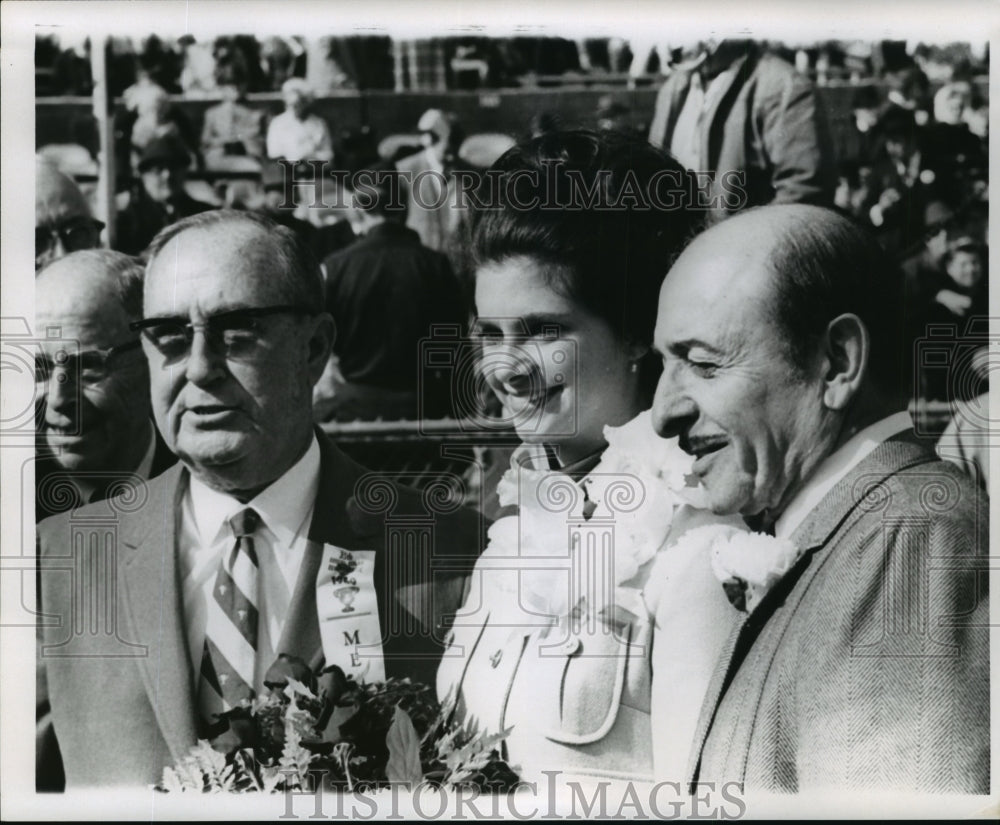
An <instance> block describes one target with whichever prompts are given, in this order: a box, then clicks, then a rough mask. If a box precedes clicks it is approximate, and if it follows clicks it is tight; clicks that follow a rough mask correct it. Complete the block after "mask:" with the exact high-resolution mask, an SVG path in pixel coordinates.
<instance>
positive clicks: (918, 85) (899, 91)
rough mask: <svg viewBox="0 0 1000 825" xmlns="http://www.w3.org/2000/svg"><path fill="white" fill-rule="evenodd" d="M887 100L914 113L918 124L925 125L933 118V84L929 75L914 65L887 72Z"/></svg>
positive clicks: (914, 118) (892, 104)
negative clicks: (928, 77)
mask: <svg viewBox="0 0 1000 825" xmlns="http://www.w3.org/2000/svg"><path fill="white" fill-rule="evenodd" d="M885 85H886V89H887V91H886V100H887V102H888V103H889V105H890V107H891V106H896V107H898V108H900V109H903V110H905V111H907V112H909V113H910V114H912V115H913V121H914V123H916V124H917V125H918V126H924V125H925V124H927V123H929V122H930V118H931V107H932V100H931V84H930V81H929V80H928V79H927V75H926V74H924V72H923V71H921V69H920V68H918V67H917V66H914V65H907V66H903V67H900V68H896V69H894V70H892V71H888V72H886V74H885Z"/></svg>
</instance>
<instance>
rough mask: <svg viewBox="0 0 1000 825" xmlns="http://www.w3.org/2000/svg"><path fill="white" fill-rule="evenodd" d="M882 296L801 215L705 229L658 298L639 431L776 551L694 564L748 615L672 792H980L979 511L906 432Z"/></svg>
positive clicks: (840, 232)
mask: <svg viewBox="0 0 1000 825" xmlns="http://www.w3.org/2000/svg"><path fill="white" fill-rule="evenodd" d="M902 289H903V285H902V277H901V275H899V273H898V272H897V270H896V268H895V267H894V266H893V264H892V262H891V261H890V260H888V259H887V257H886V256H885V254H884V253H883V252H882V250H881V248H880V247H879V245H878V244H877V243H876V241H875V240H874V239H873V238H872V236H871V235H870V234H868V233H867V232H866V231H865V230H863V229H862V228H860V227H859V226H856V225H855V224H853V223H851V222H850V221H848V220H847V219H845V218H843V217H841V216H839V215H837V214H836V213H834V212H830V211H827V210H824V209H821V208H818V207H810V206H768V207H762V208H759V209H755V210H750V211H748V212H745V213H742V214H741V215H737V216H735V217H733V218H732V219H730V220H728V221H726V222H724V223H722V224H719V225H718V226H716V227H713V228H712V229H710V230H709V231H707V232H705V233H704V234H702V235H700V236H699V237H698V238H696V239H695V240H694V241H693V242H692V244H691V245H690V246H689V247H688V248H687V249H686V250H685V252H684V253H683V254H682V255H681V256H680V258H679V259H678V260H677V262H676V263H675V265H674V266H673V268H672V269H671V271H670V273H669V274H668V276H667V278H666V280H665V282H664V284H663V287H662V290H661V293H660V303H659V314H658V317H657V323H656V329H655V334H654V345H655V348H656V350H657V351H658V352H659V354H660V355H661V356H662V359H663V374H662V377H661V380H660V383H659V386H658V388H657V392H656V397H655V400H654V404H653V421H654V424H655V426H656V428H657V430H658V432H659V433H660V434H661V435H663V436H665V437H671V436H678V437H679V440H680V446H681V447H682V448H683V449H684V450H685V451H686V452H688V453H689V454H690V455H692V456H693V457H694V459H695V461H694V464H693V474H694V475H695V476H696V477H697V478H698V479H699V481H700V482H701V485H702V487H703V489H704V491H705V494H706V497H707V500H708V502H709V505H710V506H711V508H712V509H713V510H714V511H715V512H716V513H720V514H722V513H740V514H742V515H743V516H744V517H745V518H746V519H747V520H748V521H749V522H750V523H752V524H753V525H755V526H756V527H757V528H758V529H759V530H761V531H764V532H772V533H773V535H774V536H775V538H776V539H777V541H767V540H760V541H757V542H756V543H749V544H748V545H747V546H746V549H745V550H744V551H743V554H744V555H743V556H742V557H741V556H740V555H739V554H734V553H729V554H726V553H725V552H721V551H720V553H719V554H718V555H717V556H716V557H715V559H714V566H715V568H716V573H717V575H718V576H719V578H720V580H721V581H722V582H723V583H724V584H725V585H726V589H727V592H728V593H730V594H731V598H733V599H734V601H735V602H736V604H737V606H738V607H741V608H743V609H745V608H746V606H747V605H750V612H749V614H748V615H747V616H746V617H745V619H744V621H743V622H742V623H741V624H740V625H739V627H738V628H737V629H736V631H735V632H734V634H733V636H732V637H731V639H730V642H729V644H728V646H727V650H726V653H725V655H724V656H723V658H722V660H721V661H720V662H719V664H718V668H717V671H716V674H715V677H714V684H713V685H712V686H711V687H710V689H709V692H708V699H707V701H706V704H705V706H704V707H703V710H702V717H701V720H700V723H699V735H698V738H697V739H696V742H695V746H694V751H693V753H692V758H691V762H690V774H689V776H688V779H689V780H692V781H697V782H727V781H735V782H739V783H742V785H743V786H744V787H745V788H746V789H756V790H765V791H777V792H791V793H794V792H801V791H805V790H819V789H841V790H842V789H845V788H847V789H853V790H867V791H893V792H898V791H904V790H906V791H918V792H948V793H986V792H987V791H988V789H989V777H990V763H989V711H990V702H989V694H990V691H989V604H988V600H987V589H986V582H987V578H986V569H987V566H986V555H987V548H988V534H987V531H988V520H987V519H988V514H987V509H988V507H987V502H986V500H985V497H984V496H982V494H981V493H980V492H979V490H978V489H977V488H976V487H975V486H974V485H973V484H972V483H971V482H970V481H969V480H968V479H967V478H966V477H965V475H964V474H962V473H961V472H960V471H959V470H957V469H955V468H954V467H952V466H950V465H949V464H947V463H945V462H943V461H940V460H939V459H938V458H937V456H936V455H935V453H934V450H933V445H932V444H925V443H921V442H920V441H918V440H917V438H916V436H915V434H914V432H913V430H912V424H911V422H910V419H909V417H908V415H907V413H906V412H905V409H906V397H905V394H904V388H905V387H906V383H907V378H908V376H907V375H906V374H905V366H904V365H905V364H906V363H908V359H907V358H906V348H907V347H908V346H911V344H910V342H909V341H907V340H906V338H905V336H904V335H903V334H902V330H903V325H902V319H901V310H902V295H903V291H902ZM748 594H749V595H752V596H753V598H752V599H748V598H747V596H748Z"/></svg>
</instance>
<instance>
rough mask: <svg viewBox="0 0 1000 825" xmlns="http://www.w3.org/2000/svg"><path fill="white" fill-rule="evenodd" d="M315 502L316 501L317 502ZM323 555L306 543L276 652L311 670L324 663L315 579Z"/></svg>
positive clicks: (316, 546)
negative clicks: (294, 658)
mask: <svg viewBox="0 0 1000 825" xmlns="http://www.w3.org/2000/svg"><path fill="white" fill-rule="evenodd" d="M317 503H318V501H317ZM322 555H323V546H322V545H321V544H317V543H316V542H314V541H309V542H307V544H306V548H305V557H304V558H303V560H302V566H301V567H300V568H299V577H298V580H297V581H296V583H295V592H294V593H292V599H291V604H290V605H289V608H288V618H287V619H286V620H285V629H284V631H282V634H281V641H280V643H279V644H278V648H277V651H276V652H277V653H279V654H280V653H287V654H288V655H290V656H298V657H299V658H300V659H302V660H303V661H305V662H307V663H308V664H309V666H310V667H311V668H314V669H315V668H316V667H318V666H319V665H320V663H321V662H322V661H323V644H322V640H321V639H320V635H319V618H318V616H317V613H316V576H317V574H318V573H319V563H320V559H321V558H322Z"/></svg>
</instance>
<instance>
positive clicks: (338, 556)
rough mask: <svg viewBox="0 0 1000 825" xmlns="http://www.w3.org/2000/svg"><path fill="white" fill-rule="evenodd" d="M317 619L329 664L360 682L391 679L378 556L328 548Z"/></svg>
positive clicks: (321, 572)
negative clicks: (377, 585)
mask: <svg viewBox="0 0 1000 825" xmlns="http://www.w3.org/2000/svg"><path fill="white" fill-rule="evenodd" d="M316 615H317V618H318V619H319V632H320V639H321V640H322V643H323V655H324V657H325V659H326V663H327V665H338V666H339V667H340V668H341V669H342V670H343V671H344V673H345V674H347V675H349V676H353V677H354V678H355V679H356V680H357V681H358V682H381V681H384V680H385V663H384V661H383V656H382V628H381V624H380V622H379V615H378V600H377V597H376V594H375V551H373V550H345V549H344V548H342V547H336V546H334V545H332V544H326V545H324V546H323V558H322V559H321V560H320V565H319V573H318V574H317V577H316Z"/></svg>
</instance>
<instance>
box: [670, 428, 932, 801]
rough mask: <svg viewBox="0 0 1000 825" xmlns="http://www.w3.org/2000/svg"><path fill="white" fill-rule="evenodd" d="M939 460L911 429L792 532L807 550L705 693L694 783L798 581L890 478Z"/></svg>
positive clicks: (725, 653) (744, 626)
mask: <svg viewBox="0 0 1000 825" xmlns="http://www.w3.org/2000/svg"><path fill="white" fill-rule="evenodd" d="M936 460H937V455H936V454H935V453H934V451H933V450H932V449H931V448H930V447H928V446H927V445H925V444H922V443H921V442H920V441H919V440H918V439H917V437H916V435H915V434H914V433H913V431H912V430H910V431H907V432H903V433H899V434H897V435H895V436H893V437H892V438H889V439H887V440H886V441H883V442H882V443H881V444H879V446H878V447H876V448H875V449H874V450H873V451H872V452H871V453H870V454H869V455H868V456H866V457H865V458H864V459H863V460H862V461H861V462H859V463H858V465H857V466H856V467H854V468H853V469H852V470H851V471H850V472H849V473H848V474H847V475H846V476H844V478H842V479H841V480H840V481H839V482H838V483H837V484H836V485H835V486H834V488H833V489H832V490H830V492H829V493H827V494H826V496H825V497H824V498H823V499H822V501H820V503H819V504H818V505H817V506H816V507H815V509H814V510H813V511H812V513H810V515H809V516H808V517H807V518H806V520H805V521H804V522H803V523H802V524H801V525H800V526H799V528H798V529H797V530H796V531H795V532H794V533H793V535H792V542H793V543H794V544H795V545H796V546H798V547H801V548H802V549H803V553H802V556H801V557H800V558H799V560H798V561H797V562H796V563H795V565H794V566H793V567H792V569H791V570H790V571H789V572H788V573H787V574H785V576H784V578H782V580H781V581H780V582H778V584H777V585H775V586H774V587H773V588H772V589H771V590H770V591H769V592H768V593H767V594H766V595H765V596H764V598H763V600H762V601H761V603H760V604H759V605H758V606H757V608H756V609H755V610H754V611H753V613H751V614H750V615H749V616H744V617H743V620H742V621H741V622H740V623H739V624H738V625H737V626H736V627H735V628H733V631H732V633H731V634H730V636H729V638H728V640H727V641H726V644H725V646H724V647H723V650H722V653H721V654H720V656H719V661H718V663H717V664H716V668H715V672H714V673H713V675H712V680H711V682H710V683H709V686H708V690H707V691H706V694H705V701H704V703H703V704H702V708H701V715H700V718H699V720H698V725H697V728H696V733H695V739H694V742H693V744H692V749H691V756H690V759H689V761H688V771H687V779H688V782H689V783H693V782H696V781H697V780H698V772H699V769H700V765H701V755H702V751H703V749H704V747H705V742H706V740H707V739H708V734H709V732H710V731H711V728H712V723H713V721H714V719H715V715H716V712H717V711H718V709H719V705H720V704H721V702H722V699H723V697H724V695H725V692H726V689H727V688H728V686H729V684H730V682H731V681H732V679H733V677H734V676H735V674H736V672H737V671H738V669H739V667H740V664H741V662H742V661H743V658H744V656H745V655H746V653H747V652H748V651H749V649H750V648H751V647H752V645H753V643H754V641H755V639H756V638H757V636H758V634H759V633H760V631H761V629H762V628H763V627H764V625H765V624H766V623H767V621H768V620H769V619H770V617H771V616H772V615H773V614H774V612H775V610H776V609H777V608H778V607H780V606H781V605H782V604H783V603H784V601H785V599H786V598H787V597H788V595H789V594H790V593H791V591H792V589H793V588H794V587H795V585H796V584H798V583H799V581H801V580H802V579H804V578H808V577H811V576H814V575H816V573H817V571H818V569H819V566H820V565H819V561H820V558H821V556H822V554H823V553H824V552H825V551H826V550H827V549H828V548H827V544H828V542H829V541H830V539H831V538H832V537H833V535H834V534H835V533H836V531H837V530H838V529H840V527H841V526H842V525H843V524H844V522H846V521H847V519H848V518H850V517H851V514H852V513H854V511H855V510H857V508H858V507H859V506H861V505H862V504H864V503H866V502H867V503H868V504H871V505H875V504H877V503H878V502H879V501H880V500H881V498H882V497H883V496H884V495H885V490H884V487H883V485H884V482H885V481H886V480H887V479H888V478H889V477H890V476H893V475H895V474H897V473H899V472H901V471H903V470H905V469H907V468H909V467H913V466H915V465H918V464H924V463H927V462H931V461H936Z"/></svg>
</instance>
